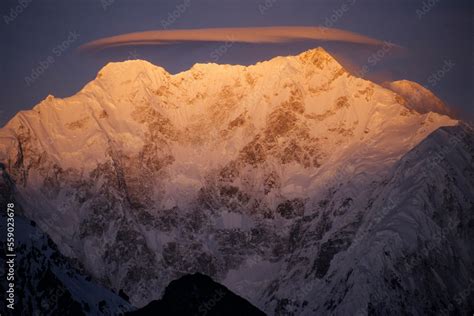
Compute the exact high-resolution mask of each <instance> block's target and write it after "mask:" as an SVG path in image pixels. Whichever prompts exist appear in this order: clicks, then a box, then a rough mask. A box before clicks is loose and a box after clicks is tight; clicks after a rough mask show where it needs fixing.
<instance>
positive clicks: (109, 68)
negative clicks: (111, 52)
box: [97, 59, 169, 79]
mask: <svg viewBox="0 0 474 316" xmlns="http://www.w3.org/2000/svg"><path fill="white" fill-rule="evenodd" d="M140 72H159V73H162V74H164V75H169V73H168V72H167V71H166V70H165V69H164V68H163V67H160V66H157V65H154V64H152V63H150V62H149V61H146V60H142V59H133V60H125V61H121V62H109V63H108V64H106V65H105V66H104V67H102V69H101V70H100V71H99V72H98V73H97V78H99V79H100V78H102V77H104V76H108V75H114V76H116V75H123V74H126V73H132V74H136V73H140Z"/></svg>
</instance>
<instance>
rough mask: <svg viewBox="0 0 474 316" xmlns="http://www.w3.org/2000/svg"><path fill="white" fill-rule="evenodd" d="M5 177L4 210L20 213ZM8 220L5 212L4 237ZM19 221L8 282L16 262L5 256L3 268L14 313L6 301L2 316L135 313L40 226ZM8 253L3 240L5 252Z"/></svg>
mask: <svg viewBox="0 0 474 316" xmlns="http://www.w3.org/2000/svg"><path fill="white" fill-rule="evenodd" d="M0 173H1V174H0V189H1V190H0V205H2V208H3V207H6V205H7V204H10V203H13V204H14V205H15V206H14V208H13V209H14V210H15V211H16V212H19V213H21V211H22V210H21V204H19V203H18V202H17V201H15V197H14V186H13V183H12V182H11V181H10V179H9V177H8V175H7V174H6V173H5V172H3V171H2V172H0ZM6 218H7V217H6V214H5V212H2V216H1V217H0V220H1V223H0V229H1V230H2V232H6V231H7V227H6V226H7V224H6V223H7V220H6ZM14 219H15V221H14V228H15V230H14V233H15V236H14V238H15V242H14V243H15V244H14V254H15V255H16V256H15V257H14V259H13V260H14V262H13V265H12V266H11V267H13V271H14V272H13V273H12V276H13V279H8V280H7V277H6V275H7V272H8V271H7V269H9V268H10V266H9V265H8V264H7V263H8V261H9V260H11V259H12V257H6V256H5V252H4V251H2V259H3V261H4V262H3V263H2V265H0V273H1V275H2V279H1V280H0V290H1V291H2V293H6V291H7V289H8V288H9V284H8V283H13V284H14V288H15V293H14V304H13V307H14V309H10V308H7V304H5V301H4V302H2V304H1V308H0V310H1V311H2V315H117V314H118V313H121V312H122V313H123V312H126V311H129V310H131V309H133V306H132V305H130V303H128V302H126V301H124V300H123V299H121V298H120V297H119V296H118V295H116V294H114V293H113V292H111V291H110V290H107V289H105V288H104V287H102V286H100V285H99V284H97V281H96V280H93V279H92V278H91V277H90V276H89V275H88V273H87V272H86V271H84V269H83V268H82V266H81V264H80V263H79V262H77V261H76V260H73V259H70V258H66V257H64V256H63V255H62V254H61V253H60V252H59V251H58V249H57V246H56V245H55V244H54V243H53V241H52V240H51V239H49V238H48V237H47V235H45V234H44V233H43V232H42V231H41V230H40V229H39V228H38V227H36V224H35V222H33V221H29V220H27V219H25V218H24V217H23V216H21V215H15V216H14ZM5 249H6V245H5V243H4V238H2V250H5ZM5 298H6V297H4V299H5Z"/></svg>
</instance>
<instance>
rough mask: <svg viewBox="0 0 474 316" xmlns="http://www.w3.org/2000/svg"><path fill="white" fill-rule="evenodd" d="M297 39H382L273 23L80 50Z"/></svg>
mask: <svg viewBox="0 0 474 316" xmlns="http://www.w3.org/2000/svg"><path fill="white" fill-rule="evenodd" d="M297 40H324V41H337V42H347V43H357V44H365V45H383V44H384V42H382V41H380V40H377V39H374V38H371V37H368V36H364V35H361V34H357V33H353V32H349V31H344V30H340V29H335V28H326V27H304V26H278V27H275V26H272V27H236V28H204V29H183V30H156V31H146V32H136V33H127V34H121V35H116V36H111V37H105V38H101V39H98V40H95V41H92V42H89V43H86V44H84V45H82V46H81V47H80V48H79V50H80V51H83V52H90V51H97V50H102V49H105V48H110V47H117V46H138V45H164V44H173V43H181V42H227V41H232V42H240V43H284V42H291V41H297Z"/></svg>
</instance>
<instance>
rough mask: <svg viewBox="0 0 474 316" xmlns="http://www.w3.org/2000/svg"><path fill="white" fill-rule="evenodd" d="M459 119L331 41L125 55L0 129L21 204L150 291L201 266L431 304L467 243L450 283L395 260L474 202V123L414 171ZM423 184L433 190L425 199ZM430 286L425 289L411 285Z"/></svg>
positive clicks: (327, 296) (92, 260)
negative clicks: (251, 55)
mask: <svg viewBox="0 0 474 316" xmlns="http://www.w3.org/2000/svg"><path fill="white" fill-rule="evenodd" d="M455 125H459V122H458V121H455V120H452V119H450V118H449V117H447V116H443V115H439V114H436V113H425V114H419V113H417V112H415V111H412V110H410V109H409V108H407V107H406V106H405V105H404V102H403V99H402V98H401V97H400V96H399V95H397V94H395V93H393V92H391V91H389V90H387V89H384V88H382V87H380V86H378V85H376V84H374V83H371V82H369V81H365V80H362V79H360V78H356V77H353V76H351V75H350V74H349V73H347V72H346V71H345V70H344V69H343V68H342V67H341V66H340V65H339V64H338V63H337V62H336V61H335V60H334V59H333V58H332V57H331V56H330V55H329V54H327V53H326V52H325V51H324V50H322V49H315V50H311V51H308V52H305V53H303V54H301V55H299V56H290V57H277V58H275V59H272V60H270V61H267V62H262V63H259V64H257V65H254V66H249V67H243V66H228V65H214V64H210V65H196V66H194V67H193V68H192V69H190V70H189V71H186V72H183V73H180V74H177V75H171V74H168V73H167V72H166V71H165V70H164V69H162V68H160V67H156V66H153V65H151V64H149V63H147V62H144V61H127V62H123V63H115V64H109V65H107V66H106V67H104V69H102V70H101V71H100V72H99V74H98V76H97V78H96V79H95V80H94V81H92V82H91V83H89V84H88V85H87V86H86V87H84V89H83V90H81V91H80V92H79V93H78V94H76V95H75V96H72V97H70V98H66V99H57V98H54V97H48V98H47V99H46V100H45V101H43V102H42V103H40V104H39V105H37V106H36V107H35V108H34V109H33V110H32V111H27V112H22V113H19V114H18V115H17V116H16V117H15V118H14V119H13V120H12V121H11V122H9V123H8V124H7V125H6V126H5V127H4V128H3V129H1V130H0V159H1V161H2V162H3V163H4V164H5V166H6V169H7V170H8V172H9V174H10V175H11V177H12V179H13V181H14V182H15V183H16V185H17V189H18V197H19V198H21V200H22V203H23V205H24V215H25V216H27V217H28V218H30V219H33V220H35V222H36V223H37V224H38V226H39V227H40V228H41V229H42V230H44V231H45V232H47V233H48V235H49V236H50V237H51V238H52V240H53V241H54V242H55V243H56V244H57V245H58V247H59V250H60V251H61V252H62V253H64V254H65V255H67V256H70V257H72V258H75V259H77V260H78V261H79V262H81V263H82V264H83V265H84V267H85V269H86V270H87V271H88V272H89V273H91V274H92V275H93V276H94V278H96V279H98V280H100V282H101V283H102V284H104V285H106V286H107V287H109V288H110V289H113V290H114V291H115V292H119V290H122V291H123V292H124V293H127V295H128V296H129V297H130V301H131V302H132V303H133V304H134V305H136V306H139V307H140V306H144V305H146V304H147V303H148V302H150V301H151V300H153V299H157V298H159V297H161V295H162V294H163V290H164V287H165V286H166V285H167V284H169V282H170V281H172V280H174V279H177V278H178V277H180V276H182V275H185V274H191V273H195V272H201V273H204V274H207V275H209V276H211V277H212V278H213V279H215V280H217V281H218V282H220V283H222V284H224V285H225V286H227V287H228V288H229V289H230V290H232V291H233V292H235V293H237V294H239V295H241V296H243V297H244V298H246V299H248V300H249V301H250V302H251V303H252V304H254V305H255V306H257V307H259V308H260V309H262V310H264V311H265V312H267V313H269V314H284V315H287V314H290V315H291V314H295V315H296V314H308V315H311V314H314V313H320V314H327V313H334V314H338V313H347V312H350V313H353V312H354V311H357V310H359V309H361V310H363V311H365V310H367V311H374V312H385V311H388V309H389V308H392V309H393V310H391V312H394V313H398V312H404V311H406V312H408V313H421V312H422V310H421V309H420V308H434V309H436V308H445V306H444V305H443V304H448V302H449V301H450V298H449V294H451V292H452V291H453V289H456V290H457V289H459V288H461V287H462V286H463V285H464V283H465V282H463V280H465V279H466V277H468V276H469V277H472V258H469V256H468V255H465V254H467V253H468V252H467V249H468V248H462V249H466V250H465V251H466V253H461V252H459V256H460V258H461V261H459V262H461V263H460V264H462V265H464V266H465V269H464V270H460V269H454V267H455V266H456V264H455V261H454V260H451V259H449V258H450V257H449V255H448V254H446V253H442V254H440V256H441V255H442V257H443V259H442V262H443V265H445V266H446V267H449V268H451V269H454V270H457V271H458V273H459V274H457V275H456V280H458V281H456V284H455V286H454V285H453V286H452V287H450V290H449V291H448V290H443V292H442V294H439V295H435V294H433V293H434V292H433V291H432V290H429V289H428V288H429V286H434V285H439V284H438V283H436V282H438V281H433V280H432V281H425V279H421V278H420V279H418V278H415V281H414V282H415V283H411V281H410V280H413V279H412V278H411V277H410V276H408V275H407V274H403V273H402V272H400V271H401V270H400V268H399V267H398V266H397V262H400V260H401V261H402V262H403V260H404V259H403V258H406V256H407V255H409V254H411V253H412V252H413V251H416V249H422V241H423V240H425V241H426V240H428V239H429V236H432V234H434V232H435V230H436V229H443V228H444V227H445V226H446V225H447V223H448V220H453V221H455V222H456V221H459V220H460V218H461V217H460V214H463V216H465V218H468V217H469V216H471V215H472V212H470V210H472V203H473V196H472V192H473V190H470V191H469V190H468V189H467V188H471V187H472V181H471V179H472V176H471V177H470V175H472V161H471V160H470V159H472V151H470V149H469V148H470V147H469V146H472V141H471V139H470V138H469V137H470V136H469V137H468V136H467V135H471V134H472V132H470V131H469V130H468V129H467V128H464V129H462V130H463V131H465V132H464V133H463V135H464V137H462V138H461V139H462V140H460V141H459V142H458V145H459V144H464V145H463V146H462V148H463V149H462V150H458V149H456V150H452V151H450V152H449V155H453V158H452V161H451V160H450V161H448V162H447V164H446V165H441V164H438V163H437V164H436V167H434V168H433V169H429V170H430V171H427V172H426V176H425V177H423V178H420V179H418V178H416V183H418V185H417V186H416V187H410V181H412V180H414V179H411V178H409V176H410V175H412V173H419V172H420V171H419V170H418V169H416V168H412V166H408V165H407V166H405V165H404V163H405V164H407V163H408V161H411V163H420V164H422V161H426V158H424V157H423V154H420V156H416V157H414V156H413V155H414V152H416V151H417V150H420V149H418V148H425V149H421V151H422V152H423V153H424V150H431V152H436V151H437V150H441V149H442V148H444V147H445V146H449V140H450V139H451V138H450V137H449V136H439V135H451V134H452V133H455V131H458V130H457V129H456V128H454V129H443V130H437V129H438V128H439V127H442V126H455ZM458 129H459V127H458ZM435 130H437V131H436V132H435V133H434V134H432V135H431V136H429V137H428V135H430V134H431V133H432V132H433V131H435ZM458 132H459V131H458ZM458 132H456V133H458ZM427 137H428V138H427ZM443 137H444V138H443ZM446 137H447V138H448V140H446V139H445V138H446ZM456 139H457V138H456ZM423 140H424V141H423ZM420 142H423V143H422V144H421V145H419V144H420ZM446 142H448V144H446ZM426 144H428V145H426ZM429 144H432V146H434V147H430V146H431V145H429ZM417 145H418V146H417ZM420 146H422V147H420ZM423 146H424V147H423ZM466 146H467V147H466ZM414 148H415V149H414ZM456 148H458V147H456ZM410 157H414V158H410ZM410 159H414V160H410ZM443 159H444V158H443ZM424 164H427V162H425V163H424ZM417 166H418V165H417ZM420 166H421V165H420ZM456 168H462V169H463V170H464V171H462V172H459V176H458V177H457V178H455V180H453V179H451V180H449V181H451V182H448V178H450V177H453V175H452V173H451V172H452V170H457V169H456ZM420 170H421V169H420ZM410 172H411V173H410ZM405 173H406V174H405ZM433 184H436V187H434V188H431V187H429V186H428V185H433ZM438 184H439V187H438ZM462 186H464V188H462ZM417 194H419V195H420V196H421V197H422V199H423V201H424V202H423V203H422V204H416V203H418V202H416V203H415V202H410V201H414V200H413V199H414V197H416V196H417ZM433 194H435V195H436V197H440V196H445V198H444V199H443V200H442V201H441V200H440V201H437V202H436V203H434V202H430V201H431V200H432V197H433V196H435V195H433ZM417 201H418V200H417ZM413 203H415V204H413ZM414 205H416V206H414ZM447 207H449V208H452V209H453V211H452V212H451V213H449V214H445V213H444V211H443V210H445V209H446V208H447ZM381 210H382V211H381ZM435 214H436V215H435ZM406 216H408V217H406ZM398 217H400V218H399V219H397V220H395V218H398ZM422 219H423V220H422ZM406 221H408V222H409V223H411V224H410V225H411V226H409V225H408V224H407V223H406ZM456 223H457V222H456ZM463 223H466V222H465V220H463ZM383 225H386V226H383ZM463 225H464V224H463ZM407 227H410V231H409V234H408V235H406V236H405V235H403V234H402V233H404V232H405V231H404V229H408V228H407ZM468 228H469V226H466V227H464V226H461V228H460V230H459V232H458V234H459V236H461V235H462V239H461V238H460V237H457V235H456V236H452V237H450V239H449V240H447V241H446V242H447V243H449V245H450V247H452V249H457V248H456V247H458V245H457V243H459V242H460V240H463V241H464V242H466V243H468V241H472V235H470V233H469V231H468ZM397 229H399V230H401V231H400V234H398V235H397V233H395V232H397ZM379 231H380V232H379ZM430 234H431V235H430ZM386 236H389V237H390V236H392V237H393V238H395V240H392V239H390V238H392V237H390V238H389V237H386ZM397 236H398V237H397ZM397 238H398V239H397ZM459 247H461V246H460V245H459ZM385 248H387V249H388V250H384V249H385ZM385 251H386V252H387V253H389V255H385V254H384V253H385ZM453 251H454V250H453ZM461 254H462V255H463V256H464V257H462V256H461ZM417 267H419V266H417ZM425 270H426V271H425V273H426V277H431V278H434V277H433V276H432V275H430V273H432V272H430V271H432V270H431V269H429V268H426V269H425ZM435 271H436V270H435ZM420 275H421V274H418V276H420ZM439 275H441V274H439ZM387 280H388V281H387ZM356 281H357V282H356ZM433 282H434V283H433ZM439 282H440V283H441V282H444V283H443V284H444V285H443V289H445V288H448V286H451V284H448V283H447V282H448V281H446V279H444V277H443V278H441V279H440V281H439ZM415 288H421V289H422V290H420V293H418V295H420V297H421V296H422V297H423V299H425V301H426V302H425V301H424V302H425V303H423V304H420V305H419V306H422V307H417V306H418V305H416V304H415V303H419V302H415V301H414V297H415V296H410V298H406V296H407V295H411V294H412V293H413V291H414V289H415ZM321 293H324V294H321ZM371 293H372V294H371ZM378 293H390V294H393V295H394V296H393V298H392V299H393V300H397V301H393V303H394V305H383V304H382V303H381V300H378V299H380V298H379V297H375V296H373V295H377V294H378ZM371 295H372V296H371ZM387 295H388V294H387ZM405 299H406V300H405ZM410 299H412V301H410ZM377 300H378V301H377ZM406 301H408V302H410V304H407V303H403V302H406ZM435 302H439V303H435ZM460 308H464V307H460Z"/></svg>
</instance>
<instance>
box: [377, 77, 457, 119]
mask: <svg viewBox="0 0 474 316" xmlns="http://www.w3.org/2000/svg"><path fill="white" fill-rule="evenodd" d="M382 85H383V86H384V87H386V88H387V89H390V90H392V91H393V92H395V93H397V94H398V95H400V96H402V97H403V98H404V99H405V101H406V106H407V107H408V108H410V109H413V110H415V111H417V112H419V113H428V112H435V113H439V114H444V115H451V114H452V113H451V111H450V109H449V108H448V107H447V106H446V105H445V104H444V102H443V101H441V100H440V99H439V98H438V97H437V96H436V95H434V93H433V92H431V91H430V90H428V89H426V88H425V87H423V86H422V85H420V84H418V83H416V82H413V81H409V80H399V81H393V82H385V83H383V84H382Z"/></svg>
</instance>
